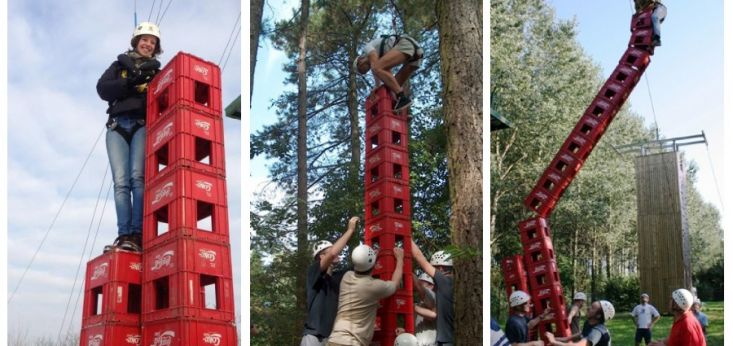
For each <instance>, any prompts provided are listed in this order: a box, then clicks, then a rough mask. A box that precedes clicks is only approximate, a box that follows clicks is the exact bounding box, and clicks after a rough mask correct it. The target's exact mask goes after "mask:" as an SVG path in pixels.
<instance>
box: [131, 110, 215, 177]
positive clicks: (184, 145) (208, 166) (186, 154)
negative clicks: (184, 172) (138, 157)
mask: <svg viewBox="0 0 733 346" xmlns="http://www.w3.org/2000/svg"><path fill="white" fill-rule="evenodd" d="M165 124H166V123H163V125H165ZM159 130H161V131H163V129H159ZM164 132H165V131H163V132H159V133H164ZM160 138H161V139H160V141H157V139H156V138H155V137H152V140H150V141H148V143H147V144H148V146H147V149H146V151H147V156H146V157H145V182H146V183H147V182H152V181H153V180H155V179H156V178H157V177H158V176H159V175H161V174H165V173H168V172H170V171H172V170H175V169H181V168H192V169H196V170H199V171H202V172H206V173H209V174H213V175H217V176H220V177H224V176H226V165H225V160H226V159H225V152H224V145H223V144H221V143H216V142H212V141H209V140H208V139H205V138H202V137H198V136H194V135H192V134H188V133H185V132H179V133H172V135H170V136H163V137H160Z"/></svg>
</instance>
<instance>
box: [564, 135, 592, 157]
mask: <svg viewBox="0 0 733 346" xmlns="http://www.w3.org/2000/svg"><path fill="white" fill-rule="evenodd" d="M595 145H596V142H595V141H593V140H591V138H590V137H587V136H585V135H584V134H582V133H579V132H575V130H573V132H571V133H570V135H568V138H567V139H566V140H565V142H564V143H563V145H562V147H561V149H562V150H564V151H567V152H569V153H573V154H574V155H575V156H577V157H579V158H581V159H582V160H586V159H587V158H588V156H590V153H591V152H592V151H593V148H594V147H595Z"/></svg>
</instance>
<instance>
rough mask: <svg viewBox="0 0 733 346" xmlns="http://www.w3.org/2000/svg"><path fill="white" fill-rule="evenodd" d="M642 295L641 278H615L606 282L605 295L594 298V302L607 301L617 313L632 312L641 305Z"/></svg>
mask: <svg viewBox="0 0 733 346" xmlns="http://www.w3.org/2000/svg"><path fill="white" fill-rule="evenodd" d="M640 295H641V290H640V288H639V278H637V277H614V278H611V279H609V280H607V281H606V282H605V284H604V288H603V293H602V294H601V295H600V296H599V297H593V300H598V299H606V300H608V301H610V302H612V303H613V306H614V307H615V308H616V311H617V312H622V311H631V310H632V309H633V308H634V306H636V305H637V304H639V296H640ZM662 301H663V300H660V302H662Z"/></svg>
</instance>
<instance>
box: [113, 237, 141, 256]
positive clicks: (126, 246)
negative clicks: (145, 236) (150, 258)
mask: <svg viewBox="0 0 733 346" xmlns="http://www.w3.org/2000/svg"><path fill="white" fill-rule="evenodd" d="M118 248H120V249H122V250H127V251H132V252H142V251H143V247H142V237H140V235H139V234H137V235H128V236H125V239H124V240H122V242H120V245H119V246H118Z"/></svg>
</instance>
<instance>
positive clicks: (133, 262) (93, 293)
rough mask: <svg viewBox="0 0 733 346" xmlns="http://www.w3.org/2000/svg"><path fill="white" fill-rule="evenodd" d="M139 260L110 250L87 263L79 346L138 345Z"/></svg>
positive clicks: (140, 262)
mask: <svg viewBox="0 0 733 346" xmlns="http://www.w3.org/2000/svg"><path fill="white" fill-rule="evenodd" d="M141 283H142V257H141V255H140V254H139V253H134V252H129V251H124V250H118V249H115V250H112V251H110V252H107V253H105V254H103V255H101V256H99V257H97V258H95V259H93V260H91V261H89V263H87V272H86V279H85V289H84V306H83V311H82V329H81V337H80V340H79V342H80V344H81V345H139V344H140V341H141V340H142V333H141V329H140V310H141V287H142V286H141Z"/></svg>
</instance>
